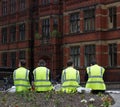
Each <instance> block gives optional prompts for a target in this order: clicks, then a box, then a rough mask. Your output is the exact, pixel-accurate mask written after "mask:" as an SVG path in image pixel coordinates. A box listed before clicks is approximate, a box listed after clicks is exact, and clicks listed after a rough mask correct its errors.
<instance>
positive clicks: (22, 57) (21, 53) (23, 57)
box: [19, 50, 25, 59]
mask: <svg viewBox="0 0 120 107" xmlns="http://www.w3.org/2000/svg"><path fill="white" fill-rule="evenodd" d="M19 59H25V51H24V50H22V51H20V52H19Z"/></svg>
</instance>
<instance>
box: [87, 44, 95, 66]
mask: <svg viewBox="0 0 120 107" xmlns="http://www.w3.org/2000/svg"><path fill="white" fill-rule="evenodd" d="M94 59H95V45H86V46H85V66H89V65H90V63H91V61H92V60H94Z"/></svg>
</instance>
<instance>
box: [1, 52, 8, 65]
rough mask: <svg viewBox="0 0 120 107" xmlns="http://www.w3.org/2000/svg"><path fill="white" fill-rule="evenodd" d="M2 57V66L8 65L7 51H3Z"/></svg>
mask: <svg viewBox="0 0 120 107" xmlns="http://www.w3.org/2000/svg"><path fill="white" fill-rule="evenodd" d="M1 59H2V66H3V67H5V66H7V53H6V52H4V53H2V57H1Z"/></svg>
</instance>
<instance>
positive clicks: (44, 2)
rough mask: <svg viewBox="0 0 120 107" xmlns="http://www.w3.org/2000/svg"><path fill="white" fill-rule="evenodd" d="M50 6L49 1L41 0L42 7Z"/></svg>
mask: <svg viewBox="0 0 120 107" xmlns="http://www.w3.org/2000/svg"><path fill="white" fill-rule="evenodd" d="M48 4H50V0H42V5H48Z"/></svg>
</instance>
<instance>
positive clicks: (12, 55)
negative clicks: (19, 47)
mask: <svg viewBox="0 0 120 107" xmlns="http://www.w3.org/2000/svg"><path fill="white" fill-rule="evenodd" d="M10 61H11V67H12V68H15V67H16V52H11V60H10Z"/></svg>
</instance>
